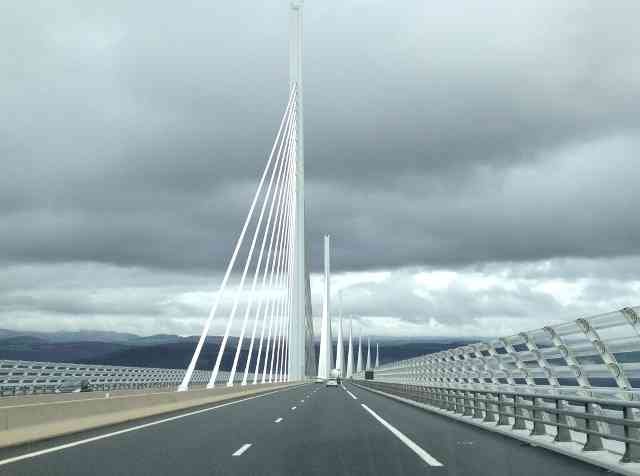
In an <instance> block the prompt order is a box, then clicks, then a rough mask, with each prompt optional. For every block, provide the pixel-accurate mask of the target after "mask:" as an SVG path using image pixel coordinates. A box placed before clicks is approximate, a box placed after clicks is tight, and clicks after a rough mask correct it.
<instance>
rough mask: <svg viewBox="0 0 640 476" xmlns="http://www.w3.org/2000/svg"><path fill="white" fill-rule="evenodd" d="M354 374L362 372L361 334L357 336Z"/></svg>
mask: <svg viewBox="0 0 640 476" xmlns="http://www.w3.org/2000/svg"><path fill="white" fill-rule="evenodd" d="M356 372H358V373H360V372H362V334H360V335H358V363H357V365H356Z"/></svg>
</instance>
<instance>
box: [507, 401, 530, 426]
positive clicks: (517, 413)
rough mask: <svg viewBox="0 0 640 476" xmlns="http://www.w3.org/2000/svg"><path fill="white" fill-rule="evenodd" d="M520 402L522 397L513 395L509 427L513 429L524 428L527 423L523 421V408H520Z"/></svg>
mask: <svg viewBox="0 0 640 476" xmlns="http://www.w3.org/2000/svg"><path fill="white" fill-rule="evenodd" d="M520 402H522V397H521V396H520V395H514V396H513V415H514V417H513V426H512V427H511V428H512V429H513V430H526V429H527V425H526V423H525V419H524V418H523V414H524V411H525V409H524V408H520Z"/></svg>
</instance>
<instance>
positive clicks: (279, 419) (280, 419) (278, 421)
mask: <svg viewBox="0 0 640 476" xmlns="http://www.w3.org/2000/svg"><path fill="white" fill-rule="evenodd" d="M281 421H282V417H280V418H278V419H277V420H274V421H273V423H280V422H281Z"/></svg>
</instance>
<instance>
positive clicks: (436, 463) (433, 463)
mask: <svg viewBox="0 0 640 476" xmlns="http://www.w3.org/2000/svg"><path fill="white" fill-rule="evenodd" d="M360 405H362V408H364V409H365V410H366V411H368V412H369V413H370V414H371V415H372V416H373V417H374V418H375V419H376V420H378V421H379V422H380V423H381V424H382V425H383V426H384V427H385V428H386V429H387V430H389V431H390V432H391V433H393V434H394V435H395V436H396V437H397V438H398V439H399V440H400V441H402V442H403V443H404V444H405V445H406V446H408V447H409V448H410V449H411V450H412V451H413V452H414V453H415V454H417V455H418V456H419V457H420V458H421V459H422V460H423V461H424V462H425V463H427V464H428V465H429V466H442V463H441V462H440V461H438V460H437V459H435V458H434V457H433V456H431V455H430V454H429V453H427V452H426V451H425V450H423V449H422V448H421V447H420V446H418V445H417V444H416V443H415V442H414V441H413V440H411V439H410V438H409V437H408V436H406V435H405V434H404V433H402V432H401V431H400V430H398V429H397V428H396V427H394V426H393V425H391V423H389V422H388V421H386V420H385V419H384V418H382V417H381V416H380V415H378V414H377V413H376V412H374V411H373V410H372V409H371V408H369V407H368V406H366V405H365V404H364V403H361V404H360Z"/></svg>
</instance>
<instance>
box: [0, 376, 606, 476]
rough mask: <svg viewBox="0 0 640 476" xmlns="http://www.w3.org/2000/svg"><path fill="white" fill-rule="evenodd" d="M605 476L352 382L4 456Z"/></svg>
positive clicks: (58, 466) (19, 474)
mask: <svg viewBox="0 0 640 476" xmlns="http://www.w3.org/2000/svg"><path fill="white" fill-rule="evenodd" d="M605 473H606V471H605V470H602V469H599V468H596V467H593V466H590V465H587V464H585V463H581V462H578V461H576V460H573V459H571V458H568V457H564V456H561V455H558V454H556V453H553V452H550V451H547V450H544V449H541V448H535V447H532V446H529V445H526V444H523V443H521V442H519V441H516V440H513V439H510V438H507V437H504V436H501V435H496V434H493V433H490V432H487V431H484V430H482V429H479V428H475V427H473V426H470V425H465V424H463V423H459V422H456V421H453V420H451V419H448V418H446V417H443V416H439V415H434V414H431V413H428V412H425V411H423V410H420V409H418V408H414V407H411V406H408V405H404V404H402V403H400V402H397V401H395V400H391V399H388V398H386V397H383V396H380V395H377V394H373V393H371V392H368V391H366V390H363V389H360V388H357V387H354V386H352V385H349V384H347V385H346V386H342V387H330V388H327V387H325V386H324V385H321V384H309V385H304V386H300V387H295V388H290V389H285V390H276V391H274V392H270V393H267V394H263V395H260V396H253V397H249V398H242V399H238V400H235V401H233V402H226V403H219V404H213V405H209V406H204V407H200V408H198V409H190V410H188V411H181V412H176V413H173V414H170V415H163V416H159V417H153V418H147V419H143V420H137V421H135V422H130V423H127V424H122V425H114V426H112V427H108V428H102V429H100V430H94V431H88V432H84V433H80V434H75V435H71V436H68V437H63V438H54V439H51V440H47V441H44V442H40V443H36V444H31V445H23V446H20V447H16V448H11V449H4V450H0V475H2V476H5V475H6V476H8V475H11V476H37V475H46V476H86V475H92V476H106V475H119V476H132V475H145V476H147V475H148V476H164V475H166V476H190V475H198V476H202V475H235V476H242V475H278V476H282V475H318V476H320V475H323V476H324V475H332V476H333V475H350V476H351V475H379V476H389V475H413V474H437V475H443V476H444V475H470V476H472V475H473V476H482V475H486V476H501V475H513V476H528V475H531V476H534V475H535V476H539V475H544V476H554V475H558V476H560V475H562V476H590V475H596V474H605ZM609 474H611V473H609Z"/></svg>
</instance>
